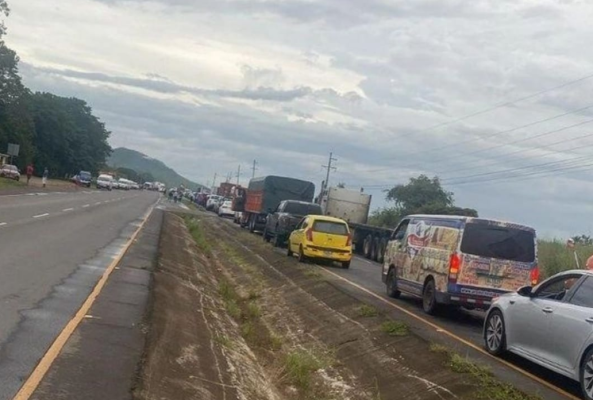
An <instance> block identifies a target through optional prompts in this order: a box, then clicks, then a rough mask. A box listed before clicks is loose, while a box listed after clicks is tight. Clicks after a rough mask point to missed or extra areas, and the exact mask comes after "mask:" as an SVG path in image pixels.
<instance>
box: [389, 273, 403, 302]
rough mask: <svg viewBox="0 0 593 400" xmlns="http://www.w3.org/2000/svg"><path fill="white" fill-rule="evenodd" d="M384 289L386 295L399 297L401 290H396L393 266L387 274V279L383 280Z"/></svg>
mask: <svg viewBox="0 0 593 400" xmlns="http://www.w3.org/2000/svg"><path fill="white" fill-rule="evenodd" d="M385 289H386V292H387V296H388V297H391V298H393V299H397V298H399V296H400V295H401V292H400V291H399V290H397V277H396V274H395V268H391V269H390V270H389V273H388V274H387V281H386V282H385Z"/></svg>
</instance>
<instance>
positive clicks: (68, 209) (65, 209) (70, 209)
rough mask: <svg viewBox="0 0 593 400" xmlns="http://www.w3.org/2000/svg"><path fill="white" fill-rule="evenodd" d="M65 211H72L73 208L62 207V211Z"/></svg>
mask: <svg viewBox="0 0 593 400" xmlns="http://www.w3.org/2000/svg"><path fill="white" fill-rule="evenodd" d="M67 211H74V209H73V208H64V209H63V210H62V212H67Z"/></svg>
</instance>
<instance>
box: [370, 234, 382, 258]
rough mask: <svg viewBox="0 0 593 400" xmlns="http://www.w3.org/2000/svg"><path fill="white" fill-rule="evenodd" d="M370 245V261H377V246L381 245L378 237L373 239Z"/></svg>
mask: <svg viewBox="0 0 593 400" xmlns="http://www.w3.org/2000/svg"><path fill="white" fill-rule="evenodd" d="M372 243H373V244H372V248H371V260H372V261H378V260H379V246H380V245H381V242H380V240H379V237H375V238H373V242H372Z"/></svg>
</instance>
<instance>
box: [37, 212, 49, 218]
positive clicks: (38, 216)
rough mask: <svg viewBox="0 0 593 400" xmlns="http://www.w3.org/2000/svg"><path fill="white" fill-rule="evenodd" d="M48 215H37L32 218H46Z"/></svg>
mask: <svg viewBox="0 0 593 400" xmlns="http://www.w3.org/2000/svg"><path fill="white" fill-rule="evenodd" d="M48 215H49V213H45V214H39V215H34V216H33V218H41V217H47V216H48Z"/></svg>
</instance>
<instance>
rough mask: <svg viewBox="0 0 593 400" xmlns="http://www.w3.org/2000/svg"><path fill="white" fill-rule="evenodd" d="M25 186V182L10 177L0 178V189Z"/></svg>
mask: <svg viewBox="0 0 593 400" xmlns="http://www.w3.org/2000/svg"><path fill="white" fill-rule="evenodd" d="M25 186H27V185H26V184H25V183H23V182H20V181H15V180H12V179H6V178H0V190H2V189H11V188H20V187H25Z"/></svg>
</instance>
